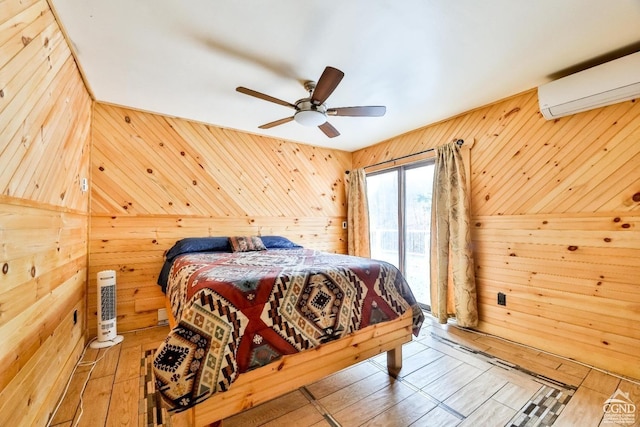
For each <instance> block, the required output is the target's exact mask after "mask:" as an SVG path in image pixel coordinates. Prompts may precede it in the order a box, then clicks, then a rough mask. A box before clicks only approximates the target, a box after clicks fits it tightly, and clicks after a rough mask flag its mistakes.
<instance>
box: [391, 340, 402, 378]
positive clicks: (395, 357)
mask: <svg viewBox="0 0 640 427" xmlns="http://www.w3.org/2000/svg"><path fill="white" fill-rule="evenodd" d="M400 369H402V346H401V345H400V346H398V347H396V348H394V349H393V350H389V351H387V370H388V371H389V375H391V376H396V375H398V373H399V372H400Z"/></svg>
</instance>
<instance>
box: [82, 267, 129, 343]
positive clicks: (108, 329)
mask: <svg viewBox="0 0 640 427" xmlns="http://www.w3.org/2000/svg"><path fill="white" fill-rule="evenodd" d="M97 293H98V338H97V339H96V340H95V341H93V342H91V345H90V346H91V348H105V347H111V346H112V345H116V344H118V343H120V342H122V340H123V339H124V338H123V337H122V335H118V334H117V332H116V272H115V271H114V270H104V271H100V272H99V273H98V284H97Z"/></svg>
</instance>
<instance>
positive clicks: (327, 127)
mask: <svg viewBox="0 0 640 427" xmlns="http://www.w3.org/2000/svg"><path fill="white" fill-rule="evenodd" d="M318 127H319V128H320V130H321V131H322V132H324V134H325V135H327V136H328V137H329V138H335V137H336V136H338V135H340V132H338V129H336V128H334V127H333V126H331V123H329V122H324V123H323V124H321V125H320V126H318Z"/></svg>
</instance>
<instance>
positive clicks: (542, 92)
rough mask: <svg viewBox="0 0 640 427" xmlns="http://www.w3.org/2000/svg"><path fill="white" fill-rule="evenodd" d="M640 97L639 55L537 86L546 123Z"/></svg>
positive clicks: (638, 53) (625, 57)
mask: <svg viewBox="0 0 640 427" xmlns="http://www.w3.org/2000/svg"><path fill="white" fill-rule="evenodd" d="M638 97H640V52H636V53H632V54H631V55H627V56H623V57H622V58H619V59H616V60H613V61H611V62H607V63H604V64H601V65H597V66H595V67H592V68H589V69H586V70H584V71H580V72H579V73H575V74H572V75H570V76H567V77H563V78H561V79H558V80H555V81H552V82H550V83H547V84H545V85H542V86H540V87H538V102H539V103H540V112H541V113H542V115H543V116H544V117H545V119H547V120H553V119H555V118H557V117H562V116H568V115H570V114H576V113H579V112H581V111H587V110H591V109H593V108H598V107H604V106H605V105H611V104H615V103H617V102H622V101H628V100H630V99H633V98H638Z"/></svg>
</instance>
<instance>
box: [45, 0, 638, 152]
mask: <svg viewBox="0 0 640 427" xmlns="http://www.w3.org/2000/svg"><path fill="white" fill-rule="evenodd" d="M50 2H51V4H52V6H53V8H54V10H55V12H56V13H57V15H58V17H59V19H60V21H61V24H62V26H63V28H64V29H65V31H66V32H67V34H68V36H69V39H70V40H71V43H72V49H73V50H74V52H75V54H76V57H77V59H78V61H79V64H80V67H81V69H82V72H83V73H84V75H85V79H86V81H87V82H88V85H89V90H90V91H91V92H92V93H93V95H94V96H95V99H96V100H97V101H101V102H106V103H111V104H116V105H122V106H125V107H131V108H135V109H140V110H144V111H150V112H156V113H161V114H165V115H170V116H176V117H182V118H187V119H191V120H195V121H198V122H204V123H208V124H213V125H216V126H222V127H226V128H232V129H238V130H242V131H247V132H252V133H260V134H264V135H269V136H273V137H276V138H282V139H287V140H291V141H297V142H301V143H306V144H312V145H317V146H323V147H334V148H338V149H343V150H347V151H353V150H356V149H359V148H362V147H365V146H369V145H372V144H375V143H377V142H380V141H383V140H385V139H388V138H391V137H393V136H397V135H399V134H402V133H405V132H407V131H410V130H412V129H415V128H419V127H422V126H425V125H428V124H431V123H434V122H436V121H439V120H442V119H445V118H448V117H451V116H454V115H456V114H459V113H462V112H464V111H468V110H470V109H473V108H475V107H479V106H482V105H486V104H488V103H490V102H493V101H496V100H498V99H501V98H504V97H506V96H509V95H513V94H516V93H519V92H522V91H524V90H527V89H530V88H533V87H536V86H538V85H539V84H541V83H545V82H547V81H550V80H551V79H552V76H555V77H557V76H559V75H561V74H563V73H565V74H566V72H567V70H568V69H570V68H571V67H574V66H580V65H583V66H584V64H589V61H592V63H591V65H593V61H597V60H602V59H603V58H607V56H609V57H610V56H612V55H620V53H621V52H622V53H630V51H635V50H638V49H640V47H639V43H640V1H639V0H613V1H612V0H609V1H603V0H536V1H531V0H527V1H523V0H486V1H478V0H404V1H397V0H396V1H394V0H384V1H381V0H377V1H374V0H369V1H366V0H354V1H337V0H323V1H315V0H308V1H300V0H245V1H221V0H190V1H185V0H135V1H131V0H50ZM608 59H611V58H608ZM327 65H330V66H333V67H336V68H338V69H340V70H342V71H343V72H344V73H345V77H344V79H343V80H342V82H341V83H340V84H339V86H338V87H337V89H336V90H335V92H333V94H332V95H331V96H330V97H329V99H328V101H327V106H328V107H330V108H332V107H333V108H335V107H346V106H357V105H386V107H387V114H386V115H385V116H384V117H375V118H370V117H366V118H362V117H330V119H329V121H330V123H331V124H332V125H333V126H334V127H336V128H337V129H338V130H339V131H340V133H341V135H340V136H339V137H336V138H333V139H329V138H327V137H326V136H325V135H324V133H322V132H321V131H320V130H319V129H317V128H315V127H313V128H305V127H303V126H302V125H300V124H298V123H296V122H289V123H286V124H284V125H281V126H277V127H274V128H272V129H269V130H264V131H262V130H260V129H258V126H259V125H261V124H264V123H268V122H271V121H274V120H277V119H281V118H285V117H289V116H291V115H292V113H293V112H294V111H293V110H292V109H289V108H287V107H284V106H281V105H278V104H274V103H271V102H267V101H264V100H261V99H257V98H254V97H250V96H247V95H244V94H241V93H238V92H236V91H235V88H236V87H237V86H246V87H248V88H250V89H254V90H256V91H259V92H263V93H266V94H268V95H271V96H273V97H276V98H279V99H282V100H285V101H288V102H291V103H295V101H296V100H298V99H300V98H304V97H305V96H307V93H306V91H305V89H304V88H303V86H302V82H303V81H305V80H316V81H317V80H318V78H319V77H320V74H321V73H322V71H323V70H324V68H325V66H327Z"/></svg>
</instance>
